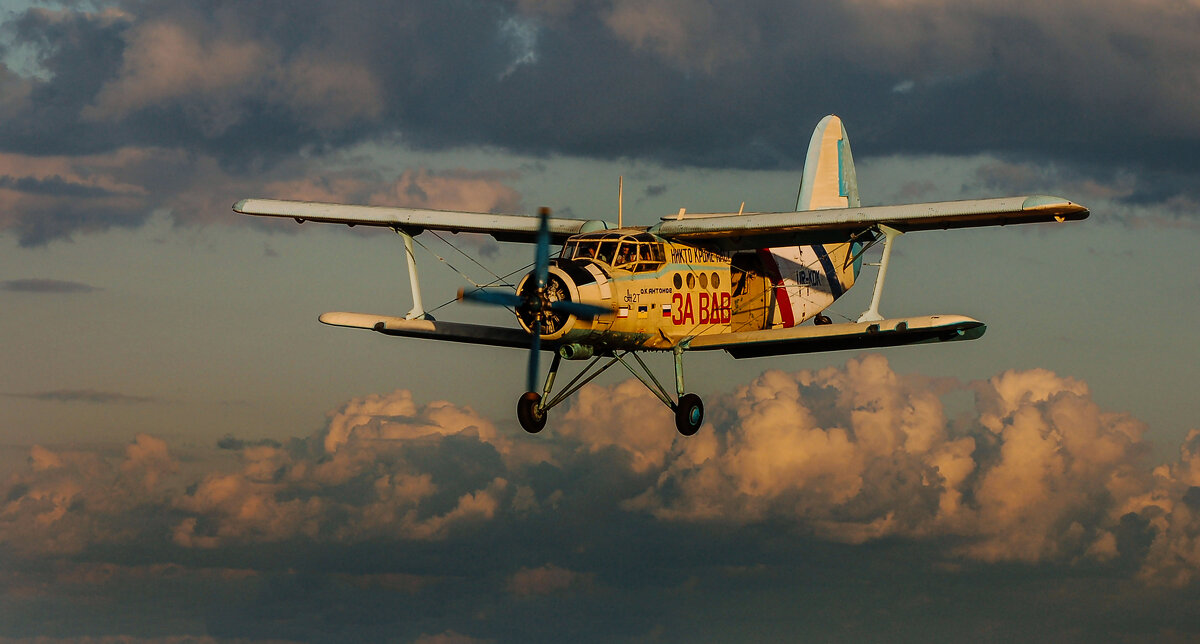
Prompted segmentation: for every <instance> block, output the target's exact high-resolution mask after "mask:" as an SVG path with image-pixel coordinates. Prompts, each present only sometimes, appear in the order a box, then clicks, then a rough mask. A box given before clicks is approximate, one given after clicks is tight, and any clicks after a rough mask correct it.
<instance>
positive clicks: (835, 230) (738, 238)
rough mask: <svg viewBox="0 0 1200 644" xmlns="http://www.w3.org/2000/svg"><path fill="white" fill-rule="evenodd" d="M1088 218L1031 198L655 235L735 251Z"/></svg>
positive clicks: (742, 220) (857, 211) (715, 220)
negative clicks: (874, 234)
mask: <svg viewBox="0 0 1200 644" xmlns="http://www.w3.org/2000/svg"><path fill="white" fill-rule="evenodd" d="M1087 216H1088V209H1087V208H1085V207H1084V206H1081V205H1079V204H1077V203H1073V202H1071V201H1068V200H1066V199H1063V198H1061V197H1051V196H1046V195H1033V196H1025V197H1004V198H999V199H977V200H973V201H942V202H932V203H920V204H905V205H899V206H872V207H866V208H835V209H829V210H806V211H800V212H771V213H750V214H741V215H738V214H718V215H684V216H682V217H664V218H663V222H662V223H661V224H659V225H657V226H655V227H654V228H652V229H651V232H654V233H657V234H659V235H661V236H663V237H666V238H668V239H673V240H680V241H698V242H708V243H715V244H717V245H718V246H721V247H723V248H726V249H730V250H736V249H748V248H768V247H776V246H792V245H808V244H821V243H832V242H844V241H846V240H847V239H848V238H849V237H850V236H851V235H854V234H856V233H860V232H863V231H864V230H866V229H869V228H872V227H874V226H879V225H883V226H888V227H890V228H895V229H896V230H899V231H900V232H910V231H914V230H933V229H938V228H967V227H971V226H1003V225H1006V224H1028V223H1036V222H1046V221H1067V220H1076V219H1086V218H1087Z"/></svg>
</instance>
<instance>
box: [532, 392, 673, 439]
mask: <svg viewBox="0 0 1200 644" xmlns="http://www.w3.org/2000/svg"><path fill="white" fill-rule="evenodd" d="M541 402H542V395H541V394H539V393H537V392H536V391H527V392H525V393H524V394H521V397H520V398H519V399H518V400H517V420H519V421H521V427H522V428H523V429H524V430H525V431H527V432H529V433H530V434H536V433H538V432H540V431H542V428H543V427H545V426H546V412H544V411H542V410H541V409H539V408H538V405H539V404H540V403H541ZM679 431H683V430H679Z"/></svg>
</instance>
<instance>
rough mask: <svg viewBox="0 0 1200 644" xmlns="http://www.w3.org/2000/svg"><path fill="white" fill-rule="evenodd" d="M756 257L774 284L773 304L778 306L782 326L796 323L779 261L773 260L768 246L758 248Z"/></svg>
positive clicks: (773, 257)
mask: <svg viewBox="0 0 1200 644" xmlns="http://www.w3.org/2000/svg"><path fill="white" fill-rule="evenodd" d="M758 257H759V259H761V260H762V263H763V268H765V269H766V271H767V277H768V278H770V280H771V283H772V284H773V285H774V286H775V304H776V306H778V307H779V314H780V316H781V317H782V318H783V326H785V327H792V326H795V325H796V316H795V314H794V313H793V312H792V299H791V298H790V297H788V292H787V286H786V285H784V283H783V275H781V274H780V272H779V263H778V262H776V261H775V255H774V254H772V253H771V249H769V248H760V249H758Z"/></svg>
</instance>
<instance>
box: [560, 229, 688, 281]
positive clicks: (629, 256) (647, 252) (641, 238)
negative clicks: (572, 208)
mask: <svg viewBox="0 0 1200 644" xmlns="http://www.w3.org/2000/svg"><path fill="white" fill-rule="evenodd" d="M562 256H563V257H569V258H572V259H590V260H594V261H598V262H603V263H605V264H608V265H609V266H612V267H614V268H623V269H625V270H628V271H634V272H638V271H652V270H657V269H658V268H659V267H660V266H662V265H663V264H664V263H665V262H666V256H665V253H664V251H663V244H662V242H660V241H658V240H657V239H655V238H654V237H653V236H652V235H646V234H641V235H621V234H619V233H618V234H613V233H608V234H604V235H597V236H596V237H594V238H590V239H589V238H584V239H576V240H572V241H571V242H569V243H567V244H566V245H565V246H563V251H562Z"/></svg>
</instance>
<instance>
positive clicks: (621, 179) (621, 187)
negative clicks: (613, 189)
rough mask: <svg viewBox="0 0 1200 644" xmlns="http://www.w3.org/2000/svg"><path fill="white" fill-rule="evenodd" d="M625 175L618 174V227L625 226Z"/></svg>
mask: <svg viewBox="0 0 1200 644" xmlns="http://www.w3.org/2000/svg"><path fill="white" fill-rule="evenodd" d="M624 196H625V176H624V175H619V176H617V228H624V227H625V217H624V215H625V213H624V205H623V201H624Z"/></svg>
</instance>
